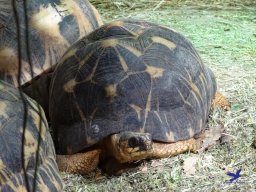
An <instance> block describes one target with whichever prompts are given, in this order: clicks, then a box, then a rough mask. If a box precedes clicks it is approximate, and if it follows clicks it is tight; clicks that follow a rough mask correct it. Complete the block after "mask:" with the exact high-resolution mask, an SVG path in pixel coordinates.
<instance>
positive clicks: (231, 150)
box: [63, 0, 256, 192]
mask: <svg viewBox="0 0 256 192" xmlns="http://www.w3.org/2000/svg"><path fill="white" fill-rule="evenodd" d="M223 1H224V0H223ZM95 2H96V1H95ZM102 2H105V3H107V2H110V1H102ZM120 2H121V3H122V1H120ZM131 2H133V1H131ZM134 2H135V1H134ZM159 2H160V1H158V3H159ZM166 2H167V1H166ZM176 2H178V1H176ZM187 2H188V1H187ZM197 2H200V3H202V1H197ZM214 2H215V4H216V3H217V2H221V0H219V1H217V0H216V1H214ZM226 2H227V1H226ZM234 2H240V1H234ZM247 2H249V1H247ZM112 3H113V2H112ZM155 4H156V1H155ZM155 4H154V5H155ZM204 4H207V3H204ZM215 4H214V5H215ZM208 6H209V5H208ZM243 6H244V5H243ZM98 8H99V11H100V12H101V13H102V14H103V16H104V17H105V19H106V21H108V20H112V19H116V18H120V17H133V18H140V19H145V20H149V21H151V22H156V23H160V24H163V25H167V26H169V27H173V28H175V29H176V30H177V31H180V32H182V33H183V34H184V35H185V36H187V37H188V38H189V39H190V40H191V41H192V42H193V44H194V45H195V47H196V48H197V49H198V51H199V53H200V55H201V57H202V58H203V60H204V62H205V63H206V64H207V65H209V66H210V68H211V69H212V70H213V71H214V73H215V74H216V77H217V79H218V85H219V89H220V90H221V92H223V93H224V94H225V95H226V96H227V97H228V99H229V100H230V101H231V103H232V109H231V111H229V112H227V113H223V112H220V111H218V110H216V111H214V112H213V113H212V114H211V117H210V125H211V126H215V125H217V124H220V123H223V124H224V125H225V128H226V134H227V135H229V136H230V138H232V140H231V141H229V142H227V143H226V144H223V145H217V146H215V147H214V148H213V149H211V150H209V151H207V152H204V153H202V154H197V155H195V154H182V155H179V156H176V157H173V158H168V159H161V160H153V161H147V162H144V163H143V164H142V166H141V167H140V170H139V171H137V172H133V173H125V174H123V175H122V176H120V177H111V178H107V177H104V178H102V179H100V180H98V181H95V180H90V179H86V178H83V177H81V176H76V175H70V174H63V178H64V181H65V183H66V188H65V191H90V192H91V191H136V192H139V191H184V192H185V191H251V192H253V191H255V190H256V149H254V148H252V147H251V143H252V141H253V135H254V136H256V105H255V104H256V30H255V29H256V17H255V11H250V10H249V9H246V10H236V9H233V10H227V9H225V10H223V9H220V10H218V11H216V10H213V9H196V7H194V6H193V7H190V6H179V7H172V6H170V7H168V6H167V5H165V6H164V9H163V8H161V10H160V9H156V10H153V9H154V7H147V8H146V9H140V10H137V9H133V10H132V11H131V10H130V11H129V10H128V9H125V11H123V9H119V8H113V7H112V8H110V9H109V10H106V6H102V4H100V5H99V4H98ZM102 8H104V9H102ZM200 8H201V6H200ZM255 8H256V7H255ZM250 9H253V7H251V8H250ZM254 10H255V9H254ZM191 156H192V157H198V160H197V164H196V167H195V168H196V173H195V174H194V175H186V173H185V172H184V170H183V164H184V161H186V159H187V158H188V157H191ZM238 169H241V177H240V178H239V179H238V180H237V182H236V183H231V184H229V183H227V181H228V180H229V179H230V177H228V176H227V175H226V173H227V171H231V172H236V171H237V170H238Z"/></svg>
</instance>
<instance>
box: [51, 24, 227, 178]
mask: <svg viewBox="0 0 256 192" xmlns="http://www.w3.org/2000/svg"><path fill="white" fill-rule="evenodd" d="M63 74H65V75H63ZM215 93H216V80H215V77H214V74H213V73H212V71H211V70H210V69H209V68H208V67H207V66H205V65H204V64H203V62H202V60H201V59H200V57H199V55H198V53H197V52H196V50H195V48H194V47H193V45H192V44H191V43H190V42H189V41H188V40H187V39H186V38H185V37H184V36H182V35H181V34H180V33H178V32H176V31H174V30H172V29H169V28H167V27H163V26H160V25H156V24H152V23H149V22H145V21H137V20H117V21H113V22H111V23H108V24H106V25H104V26H102V27H100V28H98V29H97V30H95V31H94V32H92V33H91V34H89V35H88V36H86V37H84V38H83V39H81V40H80V41H78V42H77V43H75V44H74V45H73V46H72V47H70V48H69V50H68V51H67V52H66V54H65V55H64V56H63V58H62V59H61V60H60V62H59V63H58V65H57V67H56V70H55V71H54V73H53V76H52V81H51V85H50V101H49V103H50V104H49V107H50V110H49V111H50V118H51V121H52V129H53V131H54V142H55V146H56V151H57V153H58V154H59V155H64V156H58V158H57V162H58V163H59V167H60V169H61V170H65V171H71V172H78V173H86V172H88V171H91V170H92V169H94V168H95V166H96V165H97V163H98V161H99V156H101V157H102V156H111V157H114V158H115V159H116V160H117V161H118V162H120V163H126V162H132V161H135V160H140V159H146V158H161V157H169V156H173V155H176V154H179V153H182V152H185V151H192V152H196V151H197V149H199V148H200V146H201V143H202V138H203V135H204V131H205V128H206V122H207V118H208V115H209V112H210V109H211V105H212V102H213V99H214V97H215ZM218 99H219V100H220V101H222V103H221V104H222V105H223V107H224V108H225V107H228V106H229V103H228V102H227V101H226V100H225V98H223V97H222V96H221V95H218ZM216 104H218V103H215V105H216ZM74 162H76V163H74ZM92 162H94V163H92ZM88 164H89V166H88Z"/></svg>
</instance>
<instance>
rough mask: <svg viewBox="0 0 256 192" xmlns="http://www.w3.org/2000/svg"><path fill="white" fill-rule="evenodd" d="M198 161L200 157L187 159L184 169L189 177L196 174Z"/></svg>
mask: <svg viewBox="0 0 256 192" xmlns="http://www.w3.org/2000/svg"><path fill="white" fill-rule="evenodd" d="M198 159H199V158H198V157H188V158H187V159H185V161H184V165H183V169H184V172H185V174H186V175H187V176H189V175H194V174H195V173H196V164H197V162H198Z"/></svg>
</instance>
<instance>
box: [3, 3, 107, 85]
mask: <svg viewBox="0 0 256 192" xmlns="http://www.w3.org/2000/svg"><path fill="white" fill-rule="evenodd" d="M15 2H16V3H15V4H16V9H17V12H18V18H19V26H20V40H21V54H22V66H21V79H20V81H21V84H24V83H26V82H28V81H30V80H31V79H32V74H31V68H30V65H29V60H28V55H27V53H26V51H25V50H26V43H25V42H26V41H25V39H26V38H25V37H26V35H25V34H26V33H25V26H26V25H25V16H24V6H23V2H24V1H15ZM27 15H28V29H27V30H28V39H29V50H30V55H31V63H32V70H33V77H35V76H37V75H40V74H41V73H42V72H44V71H47V70H49V69H51V67H53V66H54V65H55V64H56V62H57V61H58V60H59V58H60V57H61V56H62V55H63V54H64V52H65V51H66V50H67V48H68V47H69V46H70V45H71V44H73V43H74V42H75V41H77V40H78V39H80V38H81V37H83V36H85V35H86V34H88V33H89V32H91V31H92V30H94V29H96V28H97V27H99V26H100V25H101V24H102V21H101V18H100V16H99V13H98V12H97V11H96V9H95V8H94V7H93V6H92V5H91V4H90V3H89V2H88V1H87V0H27ZM16 23H17V22H16V20H15V17H14V11H13V7H12V1H11V0H1V2H0V79H2V80H5V81H7V82H9V83H11V84H14V85H15V86H18V81H17V76H18V70H19V67H18V51H17V50H18V44H17V29H16Z"/></svg>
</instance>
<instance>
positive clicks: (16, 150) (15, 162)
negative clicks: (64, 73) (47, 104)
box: [0, 81, 63, 192]
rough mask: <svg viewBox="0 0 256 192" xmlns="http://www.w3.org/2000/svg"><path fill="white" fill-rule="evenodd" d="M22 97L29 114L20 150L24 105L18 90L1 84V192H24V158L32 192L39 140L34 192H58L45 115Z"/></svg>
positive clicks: (59, 189)
mask: <svg viewBox="0 0 256 192" xmlns="http://www.w3.org/2000/svg"><path fill="white" fill-rule="evenodd" d="M24 97H25V103H26V106H27V112H28V113H27V120H26V129H25V130H26V131H25V144H24V146H23V144H22V133H23V121H24V105H23V101H22V100H21V96H20V93H19V91H18V89H16V88H14V87H13V86H12V85H9V84H7V83H5V82H3V81H0V191H8V192H16V191H27V190H26V184H25V175H24V171H23V169H22V159H23V158H24V165H25V169H26V174H27V178H28V185H29V187H30V191H32V186H33V183H34V181H35V177H34V174H35V170H36V161H37V160H36V152H37V148H38V144H39V143H38V140H39V138H40V141H41V142H40V145H39V155H38V164H37V165H38V166H37V176H36V178H37V179H36V186H37V188H36V189H35V191H41V192H47V191H51V192H54V191H61V190H62V188H63V186H62V181H61V178H60V175H59V171H58V167H57V164H56V161H55V159H56V155H55V149H54V145H53V141H52V138H51V136H50V133H49V131H48V124H47V122H46V119H45V115H44V112H43V110H42V109H40V110H39V108H38V105H37V104H36V103H35V102H34V101H33V100H32V99H30V98H29V97H27V96H26V95H24ZM40 111H41V112H40ZM40 114H41V115H40ZM40 117H41V118H40ZM39 130H41V131H39ZM39 133H40V134H39ZM22 147H24V157H22V156H21V154H22V153H21V150H22Z"/></svg>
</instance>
